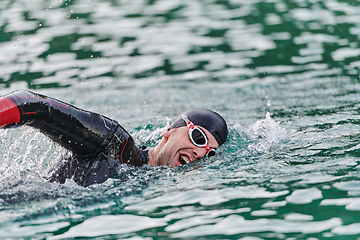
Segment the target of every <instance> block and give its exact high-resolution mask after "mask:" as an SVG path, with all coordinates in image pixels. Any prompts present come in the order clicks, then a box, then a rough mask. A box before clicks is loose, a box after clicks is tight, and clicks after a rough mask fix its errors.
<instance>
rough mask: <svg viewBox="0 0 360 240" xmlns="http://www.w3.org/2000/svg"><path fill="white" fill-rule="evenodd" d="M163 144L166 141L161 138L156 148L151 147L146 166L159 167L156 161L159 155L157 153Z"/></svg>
mask: <svg viewBox="0 0 360 240" xmlns="http://www.w3.org/2000/svg"><path fill="white" fill-rule="evenodd" d="M165 143H166V139H165V138H162V139H161V141H160V143H159V144H158V145H157V146H156V147H153V148H152V149H150V150H149V161H148V165H159V163H158V161H157V156H158V155H159V152H160V150H161V148H162V147H163V146H164V145H165Z"/></svg>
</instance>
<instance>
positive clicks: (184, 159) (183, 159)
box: [179, 155, 191, 166]
mask: <svg viewBox="0 0 360 240" xmlns="http://www.w3.org/2000/svg"><path fill="white" fill-rule="evenodd" d="M190 162H191V161H190V159H189V158H188V157H187V156H185V155H180V156H179V163H180V165H182V166H184V165H186V164H188V163H190Z"/></svg>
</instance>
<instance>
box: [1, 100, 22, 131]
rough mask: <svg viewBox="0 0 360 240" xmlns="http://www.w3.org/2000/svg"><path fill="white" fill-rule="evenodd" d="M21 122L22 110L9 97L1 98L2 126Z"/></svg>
mask: <svg viewBox="0 0 360 240" xmlns="http://www.w3.org/2000/svg"><path fill="white" fill-rule="evenodd" d="M19 122H20V112H19V109H18V107H17V106H16V104H15V103H14V102H13V101H12V100H10V99H9V98H6V97H2V98H0V128H2V127H6V126H8V125H10V124H14V123H19Z"/></svg>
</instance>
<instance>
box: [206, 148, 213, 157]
mask: <svg viewBox="0 0 360 240" xmlns="http://www.w3.org/2000/svg"><path fill="white" fill-rule="evenodd" d="M206 156H207V157H212V156H215V150H214V149H211V150H210V151H209V152H208V153H207V154H206Z"/></svg>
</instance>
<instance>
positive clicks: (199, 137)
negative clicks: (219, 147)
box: [191, 128, 207, 147]
mask: <svg viewBox="0 0 360 240" xmlns="http://www.w3.org/2000/svg"><path fill="white" fill-rule="evenodd" d="M191 137H192V140H193V142H194V143H196V144H197V145H199V146H200V147H202V146H205V145H206V143H207V141H206V138H205V136H204V133H203V132H201V131H200V130H199V129H198V128H195V129H194V130H193V131H192V133H191Z"/></svg>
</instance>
